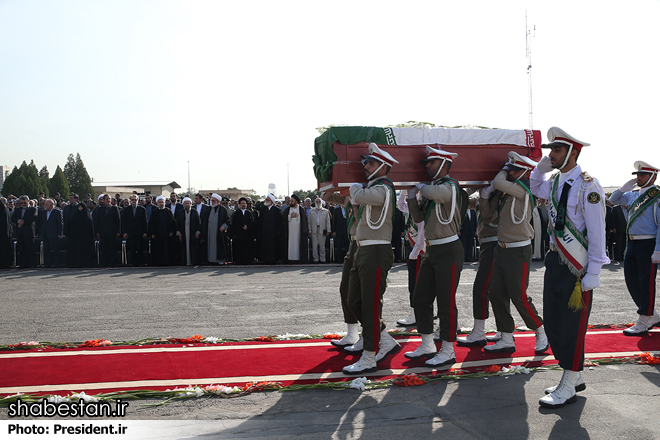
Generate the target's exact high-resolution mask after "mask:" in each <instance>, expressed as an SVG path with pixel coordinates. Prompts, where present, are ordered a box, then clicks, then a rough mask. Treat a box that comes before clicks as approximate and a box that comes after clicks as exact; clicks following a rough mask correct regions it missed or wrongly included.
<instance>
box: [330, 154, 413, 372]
mask: <svg viewBox="0 0 660 440" xmlns="http://www.w3.org/2000/svg"><path fill="white" fill-rule="evenodd" d="M395 163H398V162H397V161H396V160H394V158H393V157H392V156H391V155H390V154H389V153H387V152H385V151H383V150H381V149H380V148H379V147H378V145H376V144H374V143H371V144H369V154H368V155H364V156H362V164H363V165H364V170H365V174H366V175H367V180H368V181H369V183H368V184H367V185H366V187H365V186H364V185H362V184H361V183H354V184H353V185H352V186H351V188H350V195H351V198H353V200H355V202H356V203H357V204H359V205H361V206H360V210H359V212H358V221H357V223H358V224H357V229H356V234H355V241H356V242H357V246H358V247H357V250H356V252H355V259H354V261H353V267H352V268H351V272H350V275H349V285H348V306H349V308H350V309H351V310H352V312H353V315H355V317H356V318H357V319H358V320H360V322H361V323H362V337H363V339H364V350H363V352H362V357H361V358H360V360H359V361H357V362H356V363H354V364H352V365H349V366H346V367H344V368H343V370H342V371H343V372H344V374H364V373H372V372H374V371H377V369H378V367H377V366H376V364H377V362H379V361H381V360H383V359H385V357H386V356H387V355H388V354H390V353H395V352H396V351H398V350H399V349H400V348H401V347H400V346H399V344H398V343H397V342H396V341H395V340H394V339H393V338H392V337H391V336H390V335H389V333H387V331H386V330H385V322H384V321H383V319H382V317H381V316H382V308H383V294H384V293H385V288H386V284H387V274H388V273H389V271H390V269H391V267H392V264H393V263H394V254H393V253H392V243H391V241H392V222H393V220H394V207H395V204H396V195H395V189H394V184H393V183H392V181H391V180H390V179H388V178H387V173H388V172H389V170H390V168H391V167H392V165H394V164H395ZM379 344H380V350H378V349H379ZM377 351H378V354H376V352H377Z"/></svg>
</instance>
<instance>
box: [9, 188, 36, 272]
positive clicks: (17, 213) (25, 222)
mask: <svg viewBox="0 0 660 440" xmlns="http://www.w3.org/2000/svg"><path fill="white" fill-rule="evenodd" d="M18 200H19V201H18V205H17V206H16V208H15V209H14V211H13V212H12V215H11V221H12V223H13V224H15V225H16V227H15V228H14V237H16V260H17V261H16V263H17V264H18V266H19V267H20V268H21V269H23V268H27V267H32V265H33V261H34V243H33V242H34V230H33V229H32V227H33V225H34V223H35V222H36V221H37V208H35V207H33V206H30V207H28V196H25V195H23V196H21V197H20V198H19V199H18Z"/></svg>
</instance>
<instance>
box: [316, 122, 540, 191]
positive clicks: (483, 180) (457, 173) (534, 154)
mask: <svg viewBox="0 0 660 440" xmlns="http://www.w3.org/2000/svg"><path fill="white" fill-rule="evenodd" d="M341 128H342V129H350V128H358V129H364V127H341ZM370 128H371V129H377V128H376V127H370ZM382 130H384V131H385V130H388V129H382ZM411 130H414V131H411ZM457 130H458V131H457ZM363 131H364V130H363ZM432 131H433V132H432ZM324 134H325V133H324ZM336 134H337V133H335V135H334V136H330V137H329V139H330V140H334V139H335V138H336V139H337V140H334V142H333V143H332V144H331V145H332V152H330V151H325V152H323V153H325V157H326V169H325V171H326V172H325V174H323V173H321V172H318V171H319V170H320V168H321V167H320V166H318V164H319V162H320V161H319V158H318V154H319V148H318V147H319V144H318V143H315V150H316V152H317V156H315V157H314V162H315V164H317V166H315V173H316V175H317V180H318V178H319V177H321V178H323V177H326V179H323V181H321V180H319V181H318V189H319V190H321V191H340V192H342V193H345V192H347V190H348V188H349V187H350V186H351V185H352V184H353V183H355V182H366V180H367V179H366V177H365V173H364V168H363V167H362V164H361V158H360V156H361V155H363V154H367V153H368V145H369V142H375V143H376V144H378V146H379V147H381V148H382V149H383V150H385V151H387V152H388V153H390V154H391V155H392V156H393V157H394V159H396V160H397V161H399V163H398V164H395V165H394V166H393V167H392V169H391V170H390V172H389V174H388V177H389V178H390V179H391V180H392V182H394V185H395V186H396V187H397V188H399V189H404V188H409V187H410V186H412V185H415V184H417V183H420V182H428V181H429V180H430V178H429V176H428V175H427V173H426V168H425V165H424V164H422V163H420V161H421V160H422V159H425V158H426V145H430V146H431V147H433V148H440V149H443V150H445V151H450V152H453V153H458V156H457V157H456V159H454V161H453V163H452V167H451V171H450V172H449V175H450V176H451V177H452V178H454V179H456V180H458V181H459V182H460V183H461V185H462V186H463V187H472V188H479V187H483V186H487V185H488V184H489V183H490V181H491V180H492V179H493V178H494V177H495V175H496V174H497V173H498V172H499V171H500V170H501V169H502V166H503V165H504V164H505V162H506V161H507V160H508V153H509V151H515V152H517V153H519V154H520V155H523V156H528V157H530V158H531V159H533V160H536V161H538V160H539V159H540V158H541V156H542V153H541V133H540V131H538V130H499V129H417V128H405V129H398V130H397V129H389V130H388V131H385V134H386V140H387V141H388V142H392V143H388V142H385V143H381V142H378V139H365V140H364V141H362V142H352V143H350V144H345V143H342V142H341V141H342V137H344V138H345V139H348V140H349V141H355V140H356V137H355V136H353V137H352V138H351V137H350V136H346V130H343V132H341V131H340V132H339V133H338V134H339V136H336ZM353 134H355V133H353ZM371 135H372V136H371V137H372V138H377V137H378V136H375V135H374V132H371ZM319 138H320V137H319ZM319 138H317V141H319V140H320V139H319ZM397 140H398V141H399V142H396V144H393V143H394V142H395V141H397ZM420 140H421V141H424V140H426V141H429V140H436V141H438V140H440V141H443V142H419V141H420ZM321 141H323V140H321ZM324 141H325V142H327V141H328V139H325V140H324ZM415 141H417V142H419V143H416V144H409V145H406V144H403V145H402V144H401V143H400V142H403V143H406V142H415ZM503 141H504V142H503ZM466 142H470V143H466ZM487 142H492V143H487ZM326 148H327V147H326ZM333 154H334V156H336V159H334V161H332V160H329V159H328V157H330V158H332V156H333ZM329 166H331V175H330V169H329Z"/></svg>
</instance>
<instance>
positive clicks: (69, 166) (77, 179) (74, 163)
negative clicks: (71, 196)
mask: <svg viewBox="0 0 660 440" xmlns="http://www.w3.org/2000/svg"><path fill="white" fill-rule="evenodd" d="M63 173H64V177H66V180H67V182H68V183H69V190H70V191H71V192H74V193H77V194H78V195H80V197H84V196H85V195H87V194H91V195H92V197H94V189H93V188H92V179H91V178H90V177H89V174H88V173H87V169H86V168H85V164H84V163H83V161H82V158H81V157H80V153H77V154H76V157H75V159H74V157H73V154H69V157H68V158H67V160H66V164H65V165H64V171H63Z"/></svg>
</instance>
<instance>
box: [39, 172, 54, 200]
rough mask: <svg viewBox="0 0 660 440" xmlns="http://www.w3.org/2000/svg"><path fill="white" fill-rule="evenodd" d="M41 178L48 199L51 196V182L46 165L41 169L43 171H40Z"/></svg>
mask: <svg viewBox="0 0 660 440" xmlns="http://www.w3.org/2000/svg"><path fill="white" fill-rule="evenodd" d="M39 178H40V179H41V185H42V186H43V187H44V192H45V193H46V197H48V196H49V195H50V192H49V186H48V184H49V182H50V173H49V172H48V167H47V166H46V165H44V166H43V168H41V171H39ZM53 194H54V193H53Z"/></svg>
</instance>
